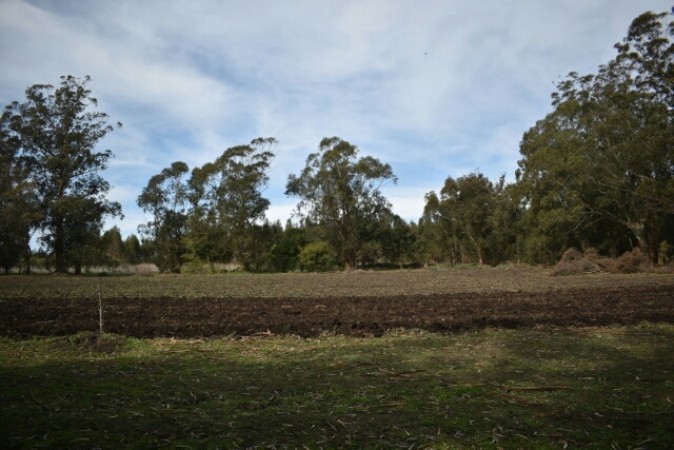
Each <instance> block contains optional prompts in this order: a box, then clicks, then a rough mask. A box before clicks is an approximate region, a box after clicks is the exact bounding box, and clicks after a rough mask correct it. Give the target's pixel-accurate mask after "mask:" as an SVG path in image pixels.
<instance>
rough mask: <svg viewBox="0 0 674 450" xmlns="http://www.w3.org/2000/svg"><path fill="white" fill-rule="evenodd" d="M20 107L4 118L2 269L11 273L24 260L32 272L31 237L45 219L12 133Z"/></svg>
mask: <svg viewBox="0 0 674 450" xmlns="http://www.w3.org/2000/svg"><path fill="white" fill-rule="evenodd" d="M17 106H18V104H11V105H8V106H7V107H6V108H5V110H4V111H3V113H2V115H1V116H0V267H1V268H3V269H4V270H5V272H9V270H10V269H12V268H13V267H15V266H16V265H17V264H18V263H19V261H20V259H21V258H22V257H24V263H25V267H26V270H27V271H29V270H30V247H29V242H30V237H31V234H32V232H33V231H34V230H35V229H36V227H37V225H38V224H39V221H40V218H41V215H40V211H39V208H38V204H37V197H36V193H35V190H34V187H33V183H32V181H31V171H30V164H29V161H28V160H27V159H26V157H25V156H24V155H23V154H22V151H21V139H20V137H19V135H18V134H17V133H16V132H14V130H13V129H12V123H14V124H15V123H16V121H17V120H18V116H17V111H16V109H17Z"/></svg>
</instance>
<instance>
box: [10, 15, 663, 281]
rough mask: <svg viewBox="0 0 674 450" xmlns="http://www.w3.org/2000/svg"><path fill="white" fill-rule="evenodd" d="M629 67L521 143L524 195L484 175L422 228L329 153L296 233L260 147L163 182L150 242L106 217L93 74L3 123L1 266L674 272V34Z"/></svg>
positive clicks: (645, 46)
mask: <svg viewBox="0 0 674 450" xmlns="http://www.w3.org/2000/svg"><path fill="white" fill-rule="evenodd" d="M615 48H616V50H617V55H616V56H615V58H613V59H611V60H610V61H608V62H607V63H606V64H603V65H600V66H599V68H598V70H597V73H595V74H586V75H580V74H578V73H575V72H571V73H570V74H569V75H568V76H567V77H565V78H563V79H562V80H561V81H560V82H559V83H558V84H557V86H556V89H555V91H554V92H553V93H552V105H551V106H552V110H551V112H550V113H549V114H547V115H546V116H545V117H543V118H541V119H540V120H539V121H537V122H536V123H535V124H534V125H533V126H532V127H531V128H530V129H529V130H527V131H526V132H525V133H524V135H523V137H522V141H521V143H520V148H519V150H520V155H521V159H520V160H519V162H518V167H517V170H516V172H515V177H514V178H515V181H514V182H513V183H510V184H508V183H506V181H505V180H506V179H505V176H502V177H501V178H499V179H498V180H489V179H488V178H487V177H485V176H484V175H483V174H482V173H479V172H475V173H470V174H467V175H463V176H458V177H456V178H454V177H447V179H446V180H445V183H444V185H443V186H441V187H440V189H439V191H438V193H436V192H435V191H432V192H429V193H427V194H426V196H425V205H424V211H423V215H422V217H421V218H419V221H418V223H414V222H410V223H408V222H406V221H405V220H403V219H401V218H400V217H398V216H396V215H395V214H393V212H392V210H391V205H390V204H389V202H388V200H387V199H386V198H385V196H384V195H383V193H382V190H381V188H382V186H383V185H384V184H385V183H389V182H390V183H396V182H397V177H396V176H395V175H394V173H393V169H392V168H391V166H390V165H389V164H386V163H384V162H381V161H380V160H379V159H376V158H374V157H371V156H362V157H361V156H359V150H358V148H357V147H356V146H355V145H353V144H351V143H350V142H347V141H345V140H343V139H341V138H338V137H331V138H325V139H323V140H322V141H321V142H320V143H319V146H318V150H317V151H316V152H313V153H310V154H309V156H308V157H307V159H306V163H305V167H304V168H303V169H302V171H301V172H299V173H298V174H291V175H289V176H288V179H287V183H286V195H288V196H290V197H294V198H296V199H297V200H298V204H297V212H296V215H295V216H294V219H295V220H297V221H298V222H296V223H293V222H292V221H290V220H289V221H288V223H287V224H286V225H285V227H283V226H282V225H281V224H280V223H279V222H277V223H270V222H268V221H267V220H266V212H267V210H268V208H269V205H270V202H269V200H268V199H266V198H265V197H264V196H263V192H264V189H265V187H266V185H267V182H268V181H269V176H268V171H269V168H270V165H271V162H272V160H273V159H274V156H275V154H274V149H275V146H276V144H277V141H276V139H274V138H258V139H255V140H253V141H252V142H251V143H250V144H247V145H238V146H235V147H231V148H229V149H227V150H225V151H224V152H223V153H222V154H221V155H220V156H219V157H218V158H217V159H216V160H215V161H213V162H209V163H206V164H204V165H203V166H201V167H195V168H193V169H192V170H190V168H189V167H188V165H187V164H186V163H185V162H181V161H176V162H173V163H172V164H170V166H169V167H166V168H165V169H163V170H162V171H161V172H160V173H158V174H156V175H154V176H153V177H151V178H150V180H149V181H148V183H147V186H145V188H144V189H143V191H142V192H141V194H140V195H139V197H138V199H137V202H138V205H139V206H140V207H141V208H142V209H143V210H144V211H145V212H146V213H148V214H150V215H151V220H150V221H149V222H148V223H146V224H143V225H142V226H141V227H139V231H140V237H141V239H140V240H139V239H138V238H137V237H136V236H134V235H131V236H129V237H127V239H126V240H122V237H121V234H120V232H119V230H118V229H115V228H113V229H111V230H108V231H107V232H105V233H104V234H103V235H102V236H101V231H102V230H101V227H102V219H103V217H107V216H115V215H120V213H121V211H120V207H119V205H118V204H117V203H114V202H110V201H108V200H107V199H106V198H105V195H106V194H107V192H108V190H109V185H108V183H107V182H106V181H105V180H104V179H103V178H102V177H101V176H100V172H101V171H102V170H103V169H105V167H106V165H107V162H108V161H109V158H111V157H112V153H111V152H110V151H109V150H106V151H102V152H99V151H96V150H95V147H96V145H97V144H98V142H99V141H100V140H101V139H103V137H105V135H107V133H109V132H110V131H112V129H113V128H112V127H111V126H109V125H108V124H107V116H106V115H105V114H104V113H100V112H95V111H92V107H93V106H95V105H96V100H95V99H94V98H93V97H91V95H90V91H89V90H88V89H87V84H88V82H89V81H90V80H89V78H88V77H87V78H85V79H83V80H80V79H76V78H73V77H70V76H69V77H63V78H62V79H61V84H60V86H59V87H58V88H56V89H54V88H53V87H52V86H49V85H35V86H32V87H30V88H28V90H27V91H26V99H27V100H26V101H25V102H24V103H18V102H15V103H12V104H10V105H8V106H7V107H6V108H5V110H4V112H3V114H2V116H1V117H0V268H2V269H4V271H9V270H10V269H11V268H13V267H15V266H16V265H17V264H20V263H22V264H24V265H25V266H26V268H29V267H30V255H31V253H30V248H29V243H30V241H31V237H32V236H33V234H34V233H35V232H36V231H40V232H41V241H42V244H43V245H44V246H45V248H46V249H47V250H48V253H49V255H48V257H47V258H48V259H51V260H53V263H54V265H55V268H56V270H57V271H64V270H66V268H67V267H68V266H71V267H72V266H74V267H75V270H76V271H77V272H79V271H80V270H81V268H82V266H83V265H85V266H86V265H90V264H101V263H103V262H105V263H110V264H119V263H123V262H126V263H139V262H148V261H151V262H154V263H156V264H157V265H158V266H159V268H160V269H161V270H163V271H173V272H178V271H181V270H189V271H203V270H207V271H212V270H218V269H217V268H216V265H218V264H222V263H232V262H234V263H236V265H238V266H240V267H242V268H243V269H245V270H249V271H257V272H259V271H293V270H308V271H319V270H334V269H336V268H342V267H345V268H347V269H351V268H356V267H376V266H382V265H383V266H391V267H400V268H402V267H405V266H418V265H421V264H424V265H425V264H435V263H449V264H452V265H454V264H480V265H482V264H492V265H496V264H500V263H503V262H507V261H514V260H517V261H519V260H524V261H527V262H530V263H537V264H553V263H555V262H557V261H558V260H559V258H560V256H561V255H562V253H563V252H564V251H565V250H566V249H568V248H569V247H577V248H579V249H581V250H589V249H595V250H594V252H595V253H596V252H599V253H601V254H604V255H607V256H618V255H620V254H622V253H624V252H627V251H632V250H633V249H635V248H637V247H638V248H640V249H641V251H642V252H645V253H647V254H648V256H649V257H650V260H651V261H652V262H653V263H655V262H660V263H663V264H664V263H668V262H670V261H673V260H674V64H673V61H674V22H672V20H671V16H669V15H668V14H666V13H662V14H655V13H651V12H647V13H644V14H642V15H640V16H639V17H637V18H636V19H634V21H633V22H632V24H631V25H630V27H629V29H628V32H627V35H626V37H625V38H624V39H623V41H622V42H620V43H617V44H616V45H615Z"/></svg>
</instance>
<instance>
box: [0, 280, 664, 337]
mask: <svg viewBox="0 0 674 450" xmlns="http://www.w3.org/2000/svg"><path fill="white" fill-rule="evenodd" d="M103 309H104V326H105V331H106V332H110V333H117V334H122V335H128V336H137V337H153V336H174V337H181V338H187V337H204V336H227V335H232V336H234V335H237V336H249V335H255V334H260V333H273V334H295V335H299V336H305V337H309V336H316V335H319V334H321V333H336V334H345V335H356V336H370V335H375V336H377V335H381V334H382V333H384V332H385V331H386V330H389V329H397V328H409V329H423V330H429V331H435V332H450V331H454V330H461V329H471V328H481V327H532V326H536V325H541V324H545V325H559V326H595V325H608V324H634V323H638V322H641V321H651V322H674V285H672V284H663V285H653V286H649V285H629V284H627V285H622V286H619V287H616V288H607V287H605V286H601V287H598V288H592V287H589V288H567V289H562V290H557V291H549V292H527V291H525V292H477V293H444V294H424V295H413V294H405V295H371V296H349V295H337V296H325V295H324V296H315V297H278V298H270V297H251V298H245V297H239V298H213V297H201V298H174V297H151V298H119V297H118V298H106V299H105V300H104V308H103ZM98 318H99V315H98V303H97V301H94V300H93V299H86V298H52V299H50V298H41V299H37V298H26V297H22V298H18V297H17V298H12V297H9V298H7V297H5V298H3V299H2V301H1V302H0V335H4V336H9V337H26V336H31V335H69V334H75V333H78V332H81V331H96V330H98V326H99V323H98Z"/></svg>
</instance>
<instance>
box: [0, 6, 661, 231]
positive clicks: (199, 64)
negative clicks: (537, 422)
mask: <svg viewBox="0 0 674 450" xmlns="http://www.w3.org/2000/svg"><path fill="white" fill-rule="evenodd" d="M671 6H672V2H671V0H641V1H638V2H637V1H634V0H562V1H555V2H549V1H542V0H512V1H502V0H481V1H474V0H415V1H413V0H373V1H368V0H353V1H351V0H335V1H328V0H325V1H322V0H288V1H282V0H260V1H258V0H239V1H233V0H183V1H181V0H111V1H103V0H100V1H93V0H92V1H86V0H31V1H21V0H0V56H1V59H2V70H0V101H1V102H2V104H3V105H4V104H7V103H9V102H10V101H13V100H19V101H21V100H23V99H24V95H23V92H24V90H25V88H26V87H28V86H29V85H32V84H35V83H50V84H58V82H59V77H60V76H61V75H67V74H71V75H74V76H84V75H90V76H91V77H92V79H93V81H92V83H91V84H90V88H91V89H92V91H93V94H94V96H95V97H97V98H98V99H99V110H101V111H104V112H106V113H108V114H109V115H110V119H111V120H112V121H113V122H117V121H121V122H122V123H123V124H124V126H123V128H122V129H120V130H116V131H114V132H113V133H111V134H110V135H108V136H107V137H106V138H105V139H104V141H102V142H101V149H104V148H109V149H111V150H112V151H113V152H114V154H115V159H114V160H113V161H112V162H111V164H110V166H109V168H108V169H107V170H106V171H105V172H104V176H105V178H106V179H108V180H109V181H110V182H111V184H112V185H113V189H112V190H111V192H110V195H109V197H110V198H111V199H113V200H117V201H119V202H121V204H122V207H123V211H124V214H125V216H126V218H125V219H124V220H123V221H121V222H120V221H114V222H112V221H109V222H108V225H109V226H111V225H112V224H117V225H118V226H119V227H120V228H121V230H122V234H123V235H128V234H129V233H132V232H135V231H136V227H137V225H138V224H139V223H141V222H144V221H146V220H148V217H147V216H145V215H143V213H142V212H141V211H140V210H139V208H138V207H137V206H136V198H137V197H138V195H139V194H140V192H141V190H142V188H143V186H145V184H146V183H147V181H148V180H149V178H150V177H151V176H152V175H154V174H156V173H158V172H160V171H161V170H162V169H163V168H164V167H167V166H169V165H170V164H171V162H173V161H178V160H180V161H185V162H186V163H187V164H188V165H189V166H190V168H192V167H195V166H198V165H202V164H204V163H206V162H209V161H213V160H215V158H217V157H218V156H219V155H220V154H221V153H222V151H223V150H225V149H226V148H228V147H231V146H234V145H239V144H246V143H249V142H250V141H251V140H252V139H254V138H256V137H270V136H271V137H275V138H276V139H278V141H279V144H278V146H277V147H276V153H277V156H276V158H275V160H274V163H273V169H272V171H271V173H270V177H271V180H270V183H269V186H268V188H267V190H266V191H265V195H266V196H267V198H269V199H270V200H271V203H272V206H271V208H270V210H269V211H268V214H267V215H268V217H269V218H270V219H272V220H276V219H281V220H282V221H285V219H286V218H287V217H288V215H289V213H290V211H291V209H292V208H293V207H294V205H295V204H296V201H295V199H293V198H288V197H286V196H285V195H284V187H285V183H286V181H287V177H288V174H290V173H298V172H299V171H300V170H301V169H302V168H303V166H304V161H305V159H306V157H307V155H308V154H309V153H311V152H314V151H316V149H317V147H318V143H319V141H320V140H321V139H322V138H323V137H328V136H338V137H341V138H342V139H344V140H347V141H349V142H351V143H352V144H355V145H357V146H358V147H359V149H360V151H361V155H372V156H375V157H377V158H379V159H381V160H382V161H383V162H386V163H389V164H391V166H392V167H393V170H394V172H395V174H396V175H397V176H398V178H399V182H398V184H397V185H388V186H386V187H385V194H386V196H387V198H388V199H389V200H390V201H391V203H392V204H393V209H394V211H395V212H396V213H398V214H399V215H401V216H402V217H404V218H405V219H408V220H416V219H418V218H419V216H420V215H421V213H422V210H423V198H424V194H425V193H427V192H429V191H431V190H436V191H437V190H439V189H440V188H441V186H442V184H443V181H444V179H445V178H446V177H447V176H453V177H459V176H461V175H465V174H468V173H470V172H474V171H480V172H482V173H484V174H485V175H487V176H488V177H490V178H492V179H496V178H497V177H498V176H500V175H501V174H505V175H506V177H507V179H508V180H512V179H513V173H514V171H515V169H516V167H517V160H518V158H519V149H518V146H519V141H520V138H521V136H522V134H523V133H524V132H525V131H526V130H527V129H528V128H529V127H531V126H532V125H533V124H534V123H535V121H536V120H538V119H540V118H542V117H544V116H545V114H547V113H548V112H549V111H550V94H551V92H552V91H553V89H554V85H555V83H556V82H557V81H559V79H560V76H563V75H565V74H567V73H568V72H570V71H574V70H575V71H578V72H580V73H589V72H594V71H595V70H596V68H597V66H598V65H599V64H602V63H605V62H607V61H608V60H609V59H611V58H612V57H613V56H614V54H615V51H614V49H613V44H614V43H616V42H618V41H620V40H621V39H622V38H623V36H624V35H625V33H626V31H627V27H628V26H629V24H630V22H631V21H632V19H633V18H635V17H636V16H638V15H639V14H641V13H642V12H645V11H647V10H652V11H655V12H661V11H669V10H670V8H671Z"/></svg>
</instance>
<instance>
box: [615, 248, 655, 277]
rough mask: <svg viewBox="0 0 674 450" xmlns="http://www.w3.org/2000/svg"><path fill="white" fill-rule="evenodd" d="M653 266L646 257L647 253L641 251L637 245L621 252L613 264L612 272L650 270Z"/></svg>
mask: <svg viewBox="0 0 674 450" xmlns="http://www.w3.org/2000/svg"><path fill="white" fill-rule="evenodd" d="M652 270H653V268H652V266H651V262H650V260H649V259H648V255H647V254H645V253H643V252H642V251H641V250H640V249H639V247H637V248H635V249H634V250H632V251H631V252H626V253H623V255H622V256H621V257H620V258H618V259H617V260H616V262H615V264H614V265H613V267H612V269H611V272H613V273H643V272H652Z"/></svg>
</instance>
